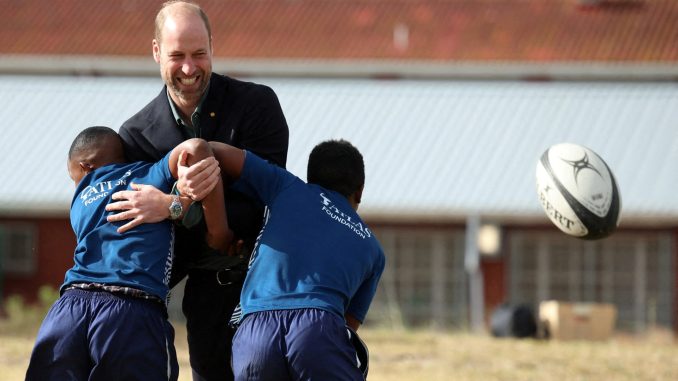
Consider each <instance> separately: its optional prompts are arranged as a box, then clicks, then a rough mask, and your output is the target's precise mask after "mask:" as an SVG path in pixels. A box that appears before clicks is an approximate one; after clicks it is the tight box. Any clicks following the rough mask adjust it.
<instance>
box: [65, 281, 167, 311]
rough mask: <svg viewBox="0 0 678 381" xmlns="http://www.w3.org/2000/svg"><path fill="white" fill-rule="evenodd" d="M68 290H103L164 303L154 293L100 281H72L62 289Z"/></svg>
mask: <svg viewBox="0 0 678 381" xmlns="http://www.w3.org/2000/svg"><path fill="white" fill-rule="evenodd" d="M68 290H85V291H105V292H109V293H111V294H115V295H124V296H130V297H132V298H136V299H143V300H149V301H152V302H155V303H160V304H161V305H163V306H164V305H165V302H164V301H163V300H162V299H160V298H159V297H157V296H155V295H151V294H149V293H147V292H146V291H142V290H139V289H136V288H132V287H127V286H118V285H109V284H102V283H73V284H70V285H68V286H67V287H66V288H65V289H64V291H68Z"/></svg>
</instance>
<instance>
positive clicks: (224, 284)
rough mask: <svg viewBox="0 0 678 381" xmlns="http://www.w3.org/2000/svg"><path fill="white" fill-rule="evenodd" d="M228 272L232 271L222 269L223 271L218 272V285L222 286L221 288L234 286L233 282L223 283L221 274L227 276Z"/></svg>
mask: <svg viewBox="0 0 678 381" xmlns="http://www.w3.org/2000/svg"><path fill="white" fill-rule="evenodd" d="M227 271H231V269H221V270H219V271H217V284H218V285H220V286H230V285H232V284H233V282H232V281H224V282H222V281H221V277H220V274H222V273H223V274H226V272H227Z"/></svg>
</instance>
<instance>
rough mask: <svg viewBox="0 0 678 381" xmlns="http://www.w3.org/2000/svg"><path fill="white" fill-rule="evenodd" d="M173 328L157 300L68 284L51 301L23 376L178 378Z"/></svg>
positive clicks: (124, 378) (46, 378)
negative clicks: (81, 288)
mask: <svg viewBox="0 0 678 381" xmlns="http://www.w3.org/2000/svg"><path fill="white" fill-rule="evenodd" d="M178 376H179V365H178V363H177V356H176V352H175V349H174V329H173V328H172V326H171V324H170V323H169V321H168V320H167V312H166V311H165V307H164V306H163V305H162V304H160V303H157V302H154V301H149V300H142V299H138V298H134V297H128V296H119V295H114V294H111V293H108V292H97V291H84V290H69V291H66V292H64V294H63V295H62V296H61V297H60V298H59V299H58V300H57V301H56V302H55V303H54V305H52V307H51V308H50V310H49V312H48V313H47V316H46V317H45V320H44V321H43V322H42V326H41V327H40V331H39V332H38V336H37V338H36V341H35V347H34V348H33V353H32V354H31V360H30V363H29V365H28V370H27V372H26V380H40V381H45V380H92V381H94V380H176V379H177V378H178Z"/></svg>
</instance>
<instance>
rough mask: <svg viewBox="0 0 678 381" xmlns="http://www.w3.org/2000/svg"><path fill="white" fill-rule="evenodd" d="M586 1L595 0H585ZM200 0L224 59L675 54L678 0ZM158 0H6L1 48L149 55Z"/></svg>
mask: <svg viewBox="0 0 678 381" xmlns="http://www.w3.org/2000/svg"><path fill="white" fill-rule="evenodd" d="M589 1H590V0H589ZM583 2H585V0H437V1H418V0H324V1H323V0H226V1H223V0H203V1H199V2H198V3H199V4H201V5H202V6H203V8H204V9H205V10H206V12H207V13H208V15H209V17H210V20H211V22H212V29H213V35H214V48H215V56H216V57H218V58H271V59H314V58H320V59H407V60H434V61H439V60H443V61H446V60H455V61H476V60H479V61H487V60H490V61H493V60H499V61H535V62H551V61H606V62H610V61H620V62H675V61H678V1H675V0H598V5H596V6H583V5H582V3H583ZM161 3H162V2H161V1H151V0H120V1H92V0H51V1H44V0H0V6H2V8H3V11H4V12H3V13H4V14H5V15H4V17H3V20H2V23H0V54H47V55H63V54H65V55H123V56H150V54H151V40H152V38H153V19H154V16H155V13H156V11H157V9H158V8H159V6H160V4H161Z"/></svg>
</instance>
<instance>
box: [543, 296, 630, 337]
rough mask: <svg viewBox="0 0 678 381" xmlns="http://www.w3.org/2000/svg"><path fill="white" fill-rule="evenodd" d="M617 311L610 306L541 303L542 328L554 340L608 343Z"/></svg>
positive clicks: (550, 301) (554, 301)
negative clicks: (605, 341) (600, 341)
mask: <svg viewBox="0 0 678 381" xmlns="http://www.w3.org/2000/svg"><path fill="white" fill-rule="evenodd" d="M616 319H617V308H616V307H615V306H614V305H612V304H607V303H569V302H560V301H556V300H549V301H545V302H541V303H540V304H539V324H540V325H541V329H542V330H543V331H544V333H545V334H546V337H549V338H551V339H554V340H607V339H609V338H610V336H612V333H613V332H614V325H615V321H616Z"/></svg>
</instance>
